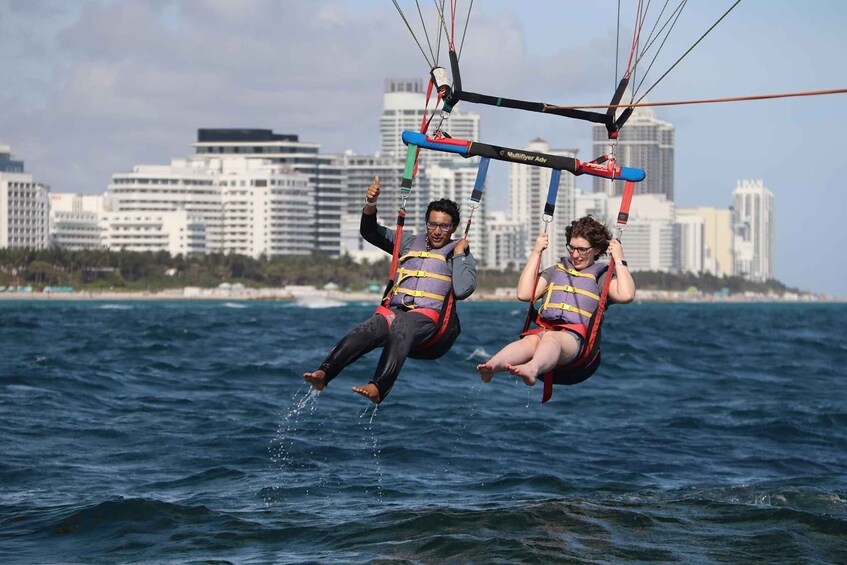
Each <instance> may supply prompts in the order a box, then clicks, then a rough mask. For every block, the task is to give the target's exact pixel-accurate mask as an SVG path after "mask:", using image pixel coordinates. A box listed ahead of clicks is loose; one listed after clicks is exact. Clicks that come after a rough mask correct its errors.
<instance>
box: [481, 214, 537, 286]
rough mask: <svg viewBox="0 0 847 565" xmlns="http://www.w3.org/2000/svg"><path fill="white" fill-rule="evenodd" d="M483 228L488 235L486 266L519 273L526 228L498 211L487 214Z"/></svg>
mask: <svg viewBox="0 0 847 565" xmlns="http://www.w3.org/2000/svg"><path fill="white" fill-rule="evenodd" d="M485 226H486V232H487V234H488V239H487V241H486V248H485V257H486V259H487V261H486V263H487V264H486V266H487V267H488V268H490V269H497V270H501V271H503V270H506V269H508V268H512V269H514V270H516V271H520V270H521V269H522V268H523V266H524V264H525V263H526V259H525V258H524V253H525V250H526V227H525V226H524V225H522V224H521V223H520V222H517V221H514V220H509V219H507V217H506V213H505V212H503V211H499V210H497V211H491V212H488V215H487V217H486V219H485ZM475 250H476V248H474V253H476V251H475ZM515 284H517V281H515Z"/></svg>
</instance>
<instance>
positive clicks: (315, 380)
mask: <svg viewBox="0 0 847 565" xmlns="http://www.w3.org/2000/svg"><path fill="white" fill-rule="evenodd" d="M303 380H304V381H306V382H307V383H309V384H310V385H312V386H313V387H315V390H318V391H321V390H323V389H324V388H326V373H325V372H324V371H323V369H317V370H315V371H312V372H311V373H303Z"/></svg>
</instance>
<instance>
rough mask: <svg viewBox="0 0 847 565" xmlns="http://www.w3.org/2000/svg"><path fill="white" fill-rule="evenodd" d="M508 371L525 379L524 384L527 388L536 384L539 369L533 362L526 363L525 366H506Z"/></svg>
mask: <svg viewBox="0 0 847 565" xmlns="http://www.w3.org/2000/svg"><path fill="white" fill-rule="evenodd" d="M506 370H507V371H509V372H510V373H512V374H513V375H516V376H518V377H520V378H522V379H523V382H524V383H525V384H526V386H532V385H534V384H535V379H536V377H537V376H538V369H536V368H535V365H534V364H533V362H532V361H530V362H528V363H524V364H523V365H508V364H507V365H506Z"/></svg>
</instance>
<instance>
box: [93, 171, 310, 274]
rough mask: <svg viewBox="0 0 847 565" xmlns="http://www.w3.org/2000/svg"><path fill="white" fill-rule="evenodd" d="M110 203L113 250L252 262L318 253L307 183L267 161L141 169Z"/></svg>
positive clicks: (113, 189) (120, 183)
mask: <svg viewBox="0 0 847 565" xmlns="http://www.w3.org/2000/svg"><path fill="white" fill-rule="evenodd" d="M106 202H107V209H108V211H109V213H108V214H107V215H106V219H107V221H106V222H105V228H104V230H105V233H104V243H105V245H106V246H108V247H109V248H112V249H121V248H125V249H130V250H142V249H143V250H152V249H157V247H156V246H158V249H161V250H168V251H171V252H172V253H173V251H172V250H178V253H205V252H226V253H240V254H244V255H250V256H252V257H259V256H261V255H267V256H275V255H297V254H301V255H304V254H309V253H311V252H312V251H313V250H314V249H315V239H314V233H315V232H314V225H313V218H314V216H313V209H314V191H313V186H312V184H311V182H310V180H309V177H308V176H307V175H306V174H303V173H299V172H297V171H294V170H292V169H291V168H289V167H286V166H281V165H278V164H273V163H271V162H270V161H269V160H262V159H255V158H244V157H241V158H236V157H229V158H226V159H220V158H215V157H210V156H208V155H203V156H194V157H191V158H189V159H174V160H172V161H171V165H170V166H158V165H153V166H150V165H139V166H136V167H134V168H133V171H132V172H131V173H118V174H115V175H113V177H112V183H111V184H110V185H109V190H108V192H107V195H106ZM170 212H180V213H181V212H184V214H168V213H170ZM169 230H175V231H174V232H173V233H170V232H169Z"/></svg>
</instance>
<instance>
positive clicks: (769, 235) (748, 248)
mask: <svg viewBox="0 0 847 565" xmlns="http://www.w3.org/2000/svg"><path fill="white" fill-rule="evenodd" d="M732 203H733V204H732V227H733V237H734V240H733V246H732V248H733V254H734V262H733V265H734V268H733V271H734V274H735V275H737V276H740V277H743V278H745V279H749V280H751V281H758V282H764V281H767V280H770V279H772V278H773V267H774V262H773V256H774V239H775V226H774V197H773V193H772V192H771V191H770V190H768V189H767V188H766V187H765V184H764V181H763V180H761V179H757V180H739V181H738V185H737V186H736V187H735V190H733V191H732Z"/></svg>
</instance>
